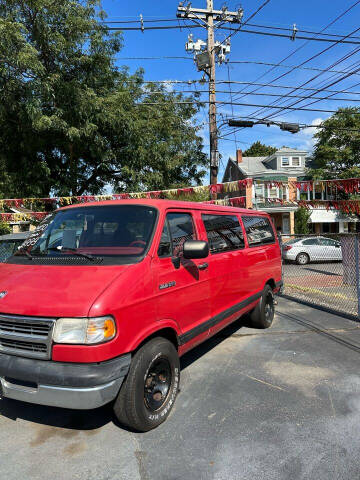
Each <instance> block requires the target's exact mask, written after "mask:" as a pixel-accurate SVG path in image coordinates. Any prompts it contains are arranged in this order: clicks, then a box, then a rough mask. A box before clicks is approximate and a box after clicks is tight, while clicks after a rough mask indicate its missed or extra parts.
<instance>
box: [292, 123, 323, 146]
mask: <svg viewBox="0 0 360 480" xmlns="http://www.w3.org/2000/svg"><path fill="white" fill-rule="evenodd" d="M323 121H324V119H323V118H320V117H318V118H314V119H313V120H312V122H311V125H320V124H321V123H322V122H323ZM316 131H317V129H316V128H311V127H309V128H304V130H301V132H299V133H298V140H299V141H300V144H301V145H302V148H304V150H308V151H309V152H312V151H313V149H314V145H315V138H314V134H315V133H316Z"/></svg>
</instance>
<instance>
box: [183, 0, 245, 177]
mask: <svg viewBox="0 0 360 480" xmlns="http://www.w3.org/2000/svg"><path fill="white" fill-rule="evenodd" d="M213 4H214V1H213V0H206V9H203V8H193V7H192V6H191V3H190V2H180V3H179V6H178V9H177V13H176V16H177V17H178V18H179V19H182V20H193V21H194V22H196V23H199V22H200V25H201V26H202V27H204V28H206V30H207V42H204V41H203V40H197V41H196V42H194V41H193V36H192V34H190V35H189V36H188V41H187V43H186V47H185V48H186V50H187V51H188V52H194V53H195V57H194V58H195V61H196V65H197V68H198V70H199V71H204V72H205V74H206V75H207V77H208V82H209V134H210V142H209V143H210V183H211V184H212V185H214V184H216V183H217V181H218V178H217V177H218V170H219V150H218V132H217V122H216V83H215V75H216V60H217V61H218V63H219V64H221V63H223V62H224V61H225V56H226V54H227V53H230V40H227V41H226V42H225V44H224V43H223V42H216V41H215V34H214V30H215V29H216V27H217V26H220V25H224V24H225V23H241V20H242V17H243V10H242V8H240V9H239V10H238V11H236V12H229V11H228V9H227V7H226V6H224V7H222V9H221V10H214V5H213ZM215 22H216V23H215Z"/></svg>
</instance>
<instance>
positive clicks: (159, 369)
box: [114, 337, 180, 432]
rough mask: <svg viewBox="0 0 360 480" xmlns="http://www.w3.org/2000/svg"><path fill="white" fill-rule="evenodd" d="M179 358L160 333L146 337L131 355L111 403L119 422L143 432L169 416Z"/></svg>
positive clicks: (173, 399) (177, 375)
mask: <svg viewBox="0 0 360 480" xmlns="http://www.w3.org/2000/svg"><path fill="white" fill-rule="evenodd" d="M179 380H180V362H179V357H178V353H177V351H176V348H175V347H174V345H173V344H172V343H171V342H169V341H168V340H166V339H165V338H162V337H157V338H154V339H152V340H150V341H149V342H148V343H146V344H145V345H144V346H143V347H141V348H140V349H139V350H138V351H137V352H136V354H135V355H134V357H133V359H132V361H131V366H130V370H129V373H128V376H127V378H126V380H125V382H124V383H123V385H122V387H121V389H120V392H119V395H118V397H117V399H116V401H115V404H114V413H115V415H116V417H117V419H118V420H119V422H120V423H121V424H123V425H125V426H127V427H130V428H131V429H133V430H137V431H139V432H147V431H148V430H151V429H153V428H155V427H157V426H158V425H160V423H162V422H163V421H164V420H166V418H167V417H168V416H169V414H170V411H171V409H172V407H173V405H174V402H175V398H176V395H177V392H178V389H179Z"/></svg>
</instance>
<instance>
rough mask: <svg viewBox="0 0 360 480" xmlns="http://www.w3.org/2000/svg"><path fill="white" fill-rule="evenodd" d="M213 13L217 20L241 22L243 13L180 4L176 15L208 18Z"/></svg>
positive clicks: (185, 17) (182, 17)
mask: <svg viewBox="0 0 360 480" xmlns="http://www.w3.org/2000/svg"><path fill="white" fill-rule="evenodd" d="M208 14H211V15H212V17H213V19H214V20H215V21H226V22H231V23H241V18H242V15H241V14H240V11H239V10H238V11H236V12H229V11H228V10H227V9H225V8H224V9H223V10H213V9H211V10H210V9H209V8H207V9H206V8H193V7H189V8H188V7H182V6H179V7H178V9H177V12H176V16H177V17H178V18H181V19H187V18H189V19H199V18H201V19H203V20H206V18H207V15H208Z"/></svg>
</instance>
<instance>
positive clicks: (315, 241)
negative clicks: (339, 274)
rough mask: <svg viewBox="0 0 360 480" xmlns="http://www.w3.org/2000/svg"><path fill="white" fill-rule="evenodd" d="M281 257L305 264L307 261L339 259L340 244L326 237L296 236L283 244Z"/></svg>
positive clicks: (340, 256) (340, 254)
mask: <svg viewBox="0 0 360 480" xmlns="http://www.w3.org/2000/svg"><path fill="white" fill-rule="evenodd" d="M282 258H283V259H284V260H288V261H293V262H296V263H297V264H298V265H306V264H307V263H309V262H321V261H324V262H325V261H326V262H327V261H331V260H332V261H339V260H341V259H342V253H341V244H340V242H338V241H337V240H333V239H332V238H326V237H307V238H296V239H294V240H290V241H288V242H286V243H284V244H283V247H282Z"/></svg>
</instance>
